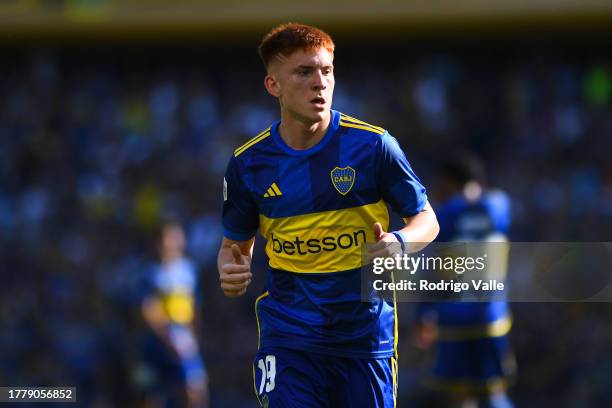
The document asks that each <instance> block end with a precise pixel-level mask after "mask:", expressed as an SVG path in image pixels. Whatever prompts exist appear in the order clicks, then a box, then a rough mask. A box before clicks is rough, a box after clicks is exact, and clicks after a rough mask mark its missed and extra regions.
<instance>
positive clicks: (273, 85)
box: [264, 74, 280, 98]
mask: <svg viewBox="0 0 612 408" xmlns="http://www.w3.org/2000/svg"><path fill="white" fill-rule="evenodd" d="M264 86H265V87H266V91H268V93H269V94H270V95H272V96H274V97H276V98H278V97H279V96H280V84H279V83H278V80H277V79H276V76H274V75H273V74H268V75H266V77H265V78H264Z"/></svg>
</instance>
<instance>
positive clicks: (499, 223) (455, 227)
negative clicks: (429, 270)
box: [422, 190, 511, 340]
mask: <svg viewBox="0 0 612 408" xmlns="http://www.w3.org/2000/svg"><path fill="white" fill-rule="evenodd" d="M436 215H437V217H438V223H439V225H440V233H439V234H438V239H437V240H438V241H448V242H450V241H457V242H471V241H480V242H486V241H491V242H499V241H502V240H505V239H506V237H507V234H508V231H509V228H510V199H509V198H508V196H507V195H506V194H505V193H504V192H503V191H501V190H491V191H488V192H485V193H484V194H482V196H481V197H480V198H479V199H478V200H476V201H473V202H470V201H468V200H466V198H465V197H463V196H462V195H456V196H454V197H452V198H450V199H449V200H448V201H446V202H445V203H442V204H441V205H439V206H436ZM492 245H499V244H498V243H492ZM497 252H499V251H497ZM495 267H496V268H495V269H496V271H497V270H499V269H500V268H501V269H503V275H504V277H505V273H506V270H507V267H508V265H507V259H504V260H503V265H495ZM432 308H433V309H435V311H436V312H437V321H438V326H439V327H440V337H441V339H443V340H444V339H445V340H468V339H471V338H483V337H498V336H501V335H505V334H506V333H508V331H509V330H510V327H511V320H510V313H509V308H508V303H507V302H505V301H494V302H439V303H434V304H428V305H427V306H426V307H425V308H424V310H423V311H422V312H425V311H426V310H431V309H432Z"/></svg>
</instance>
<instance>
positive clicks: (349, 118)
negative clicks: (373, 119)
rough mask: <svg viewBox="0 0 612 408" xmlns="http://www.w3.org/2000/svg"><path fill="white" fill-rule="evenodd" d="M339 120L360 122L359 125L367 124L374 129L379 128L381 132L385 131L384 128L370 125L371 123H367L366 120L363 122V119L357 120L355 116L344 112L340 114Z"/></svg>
mask: <svg viewBox="0 0 612 408" xmlns="http://www.w3.org/2000/svg"><path fill="white" fill-rule="evenodd" d="M340 120H344V121H345V122H353V123H357V124H360V125H365V126H369V127H371V128H374V129H376V130H379V131H381V132H384V131H385V129H383V128H381V127H380V126H374V125H371V124H369V123H367V122H364V121H363V120H359V119H357V118H354V117H352V116H349V115H346V114H344V113H341V114H340Z"/></svg>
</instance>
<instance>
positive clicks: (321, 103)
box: [218, 24, 438, 408]
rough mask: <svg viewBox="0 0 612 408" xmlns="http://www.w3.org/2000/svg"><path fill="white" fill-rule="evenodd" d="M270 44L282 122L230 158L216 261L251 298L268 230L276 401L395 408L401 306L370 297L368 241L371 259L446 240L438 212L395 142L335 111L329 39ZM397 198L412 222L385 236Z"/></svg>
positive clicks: (263, 309)
mask: <svg viewBox="0 0 612 408" xmlns="http://www.w3.org/2000/svg"><path fill="white" fill-rule="evenodd" d="M259 51H260V56H261V57H262V60H263V62H264V65H265V67H266V70H267V75H266V77H265V81H264V84H265V87H266V90H267V91H268V92H269V93H270V94H271V95H273V96H274V97H276V98H278V100H279V103H280V108H281V120H280V121H279V122H276V123H274V124H273V125H272V126H271V127H269V128H267V129H265V130H263V131H262V132H261V133H260V134H259V135H258V136H256V137H255V138H253V139H252V140H250V141H249V142H247V143H245V144H244V145H243V146H241V147H239V148H238V149H236V150H235V152H234V155H233V156H232V158H231V160H230V162H229V165H228V168H227V171H226V175H225V180H224V181H225V183H224V208H223V227H224V238H223V243H222V246H221V249H220V251H219V258H218V264H219V265H218V266H219V274H220V279H221V287H222V289H223V291H224V293H225V294H226V295H228V296H240V295H242V294H244V293H245V291H246V289H247V286H248V285H249V283H250V282H251V278H252V274H251V267H250V264H251V258H252V252H253V244H254V240H255V234H256V232H257V231H258V230H259V231H260V232H261V234H262V235H263V236H264V237H265V238H266V239H267V246H266V253H267V255H268V257H269V268H268V274H267V279H268V281H267V290H266V291H265V292H264V293H263V294H262V295H261V296H259V298H258V299H257V301H256V303H255V311H256V318H257V323H258V326H259V327H258V329H259V334H260V341H259V352H258V353H257V356H256V358H255V362H254V366H253V371H254V377H255V378H254V386H255V392H256V394H257V397H258V399H259V401H260V403H261V405H262V406H265V407H268V406H269V407H273V408H285V407H305V408H306V407H308V408H311V407H334V408H337V407H369V408H376V407H385V408H393V407H395V405H396V402H395V396H396V392H397V387H396V384H397V375H396V373H397V324H396V320H397V319H396V316H395V305H394V302H388V301H385V300H381V299H374V300H371V301H370V302H362V301H361V275H360V274H361V266H362V264H361V262H362V256H361V245H363V244H364V243H366V242H367V243H372V244H374V243H377V244H376V245H375V246H374V247H373V249H372V253H371V254H372V255H373V256H385V255H389V254H390V249H389V247H390V246H389V245H387V244H388V243H399V244H400V245H401V247H403V248H404V249H405V247H407V246H408V247H410V249H412V250H417V249H418V248H419V247H423V246H425V245H426V244H427V243H429V242H431V241H432V240H433V239H434V238H435V236H436V234H437V231H438V224H437V222H436V217H435V214H434V212H433V210H432V209H431V206H430V205H429V203H428V201H427V195H426V194H425V188H424V187H423V186H422V185H421V183H420V181H419V179H418V178H417V177H416V175H415V174H414V173H413V171H412V168H411V167H410V164H409V163H408V160H407V159H406V157H405V155H404V153H403V152H402V150H401V148H400V147H399V145H398V143H397V141H396V140H395V139H394V138H393V137H392V136H391V135H390V134H389V133H388V132H387V131H385V130H384V129H382V128H380V127H378V126H373V125H370V124H368V123H365V122H363V121H361V120H359V119H355V118H353V117H350V116H348V115H345V114H342V113H340V112H337V111H334V110H332V109H331V104H332V96H333V90H334V84H335V79H334V67H333V58H334V43H333V41H332V39H331V38H330V37H329V35H327V34H326V33H324V32H323V31H321V30H319V29H317V28H314V27H310V26H306V25H301V24H287V25H282V26H279V27H277V28H275V29H274V30H273V31H272V32H270V33H269V34H268V35H267V36H266V37H265V38H264V40H263V41H262V43H261V45H260V49H259ZM364 80H367V78H364ZM387 203H388V204H390V206H391V207H392V209H393V210H394V211H396V212H397V213H399V215H400V216H402V217H403V218H404V220H405V223H406V224H405V226H404V227H403V228H402V229H401V230H399V231H395V232H385V230H386V229H387V228H388V224H389V213H388V211H387ZM400 245H396V247H397V248H400Z"/></svg>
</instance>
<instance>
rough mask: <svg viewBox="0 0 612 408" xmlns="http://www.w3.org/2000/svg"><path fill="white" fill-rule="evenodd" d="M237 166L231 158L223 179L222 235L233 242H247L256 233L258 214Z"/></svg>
mask: <svg viewBox="0 0 612 408" xmlns="http://www.w3.org/2000/svg"><path fill="white" fill-rule="evenodd" d="M239 166H240V165H239V163H238V160H237V159H236V157H234V156H232V158H231V159H230V162H229V164H228V166H227V170H226V172H225V177H224V178H223V200H224V201H223V216H222V218H223V235H224V236H225V237H227V238H229V239H231V240H234V241H247V240H249V239H251V238H252V237H253V236H254V235H255V233H256V232H257V228H258V227H259V212H258V210H257V205H256V203H255V201H254V200H253V196H252V195H251V192H250V191H249V189H248V188H247V186H246V184H245V180H244V175H243V174H242V172H241V171H240V167H239Z"/></svg>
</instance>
